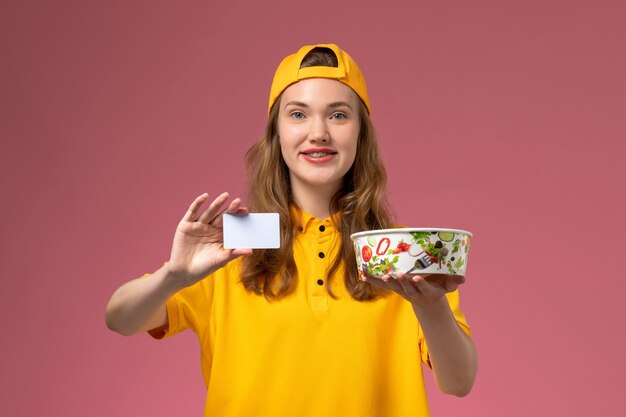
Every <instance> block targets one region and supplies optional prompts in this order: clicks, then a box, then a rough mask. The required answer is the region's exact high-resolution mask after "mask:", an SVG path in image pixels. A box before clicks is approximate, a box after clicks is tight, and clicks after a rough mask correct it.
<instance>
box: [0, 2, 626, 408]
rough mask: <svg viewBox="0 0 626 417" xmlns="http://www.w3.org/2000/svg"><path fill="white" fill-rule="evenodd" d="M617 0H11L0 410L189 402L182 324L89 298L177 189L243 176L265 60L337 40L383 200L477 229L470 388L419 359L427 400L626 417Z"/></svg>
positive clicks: (4, 42) (134, 263)
mask: <svg viewBox="0 0 626 417" xmlns="http://www.w3.org/2000/svg"><path fill="white" fill-rule="evenodd" d="M267 3H269V4H267ZM383 5H384V7H383ZM625 11H626V10H625V7H624V3H623V2H622V1H618V0H616V1H595V2H589V1H564V0H563V1H554V0H542V1H502V0H489V1H487V0H477V1H438V2H426V1H408V0H405V1H401V0H389V1H385V2H382V3H381V2H379V1H363V0H359V1H356V0H352V1H343V2H330V1H326V0H320V1H316V2H305V3H302V2H282V1H281V2H278V1H272V2H252V1H249V2H248V1H242V0H234V1H232V0H231V1H228V2H227V1H222V2H206V1H185V2H174V1H112V2H96V1H59V2H55V1H48V2H43V1H40V2H35V1H22V2H12V3H9V2H3V4H2V6H1V8H0V47H1V53H0V61H1V63H0V72H1V74H0V75H1V77H0V86H1V93H0V106H1V107H0V122H1V123H0V134H1V139H2V147H1V148H0V158H1V160H0V170H1V172H0V173H1V175H0V184H1V190H0V191H1V194H0V195H1V196H2V205H1V210H2V215H1V216H0V222H1V223H0V226H1V229H0V230H2V234H1V237H0V239H1V250H0V259H1V262H0V265H1V268H2V290H1V291H0V297H1V303H0V309H1V312H0V317H1V318H2V322H3V323H4V324H3V329H4V330H3V336H2V339H1V341H2V343H1V344H0V352H1V355H0V369H1V370H2V371H1V372H0V404H1V405H0V410H1V411H0V412H1V413H2V415H6V416H40V415H47V416H53V417H56V416H94V417H100V416H103V417H104V416H169V415H179V416H193V415H201V412H202V408H203V404H204V392H203V383H202V380H201V374H200V369H199V362H198V356H199V350H198V347H197V346H196V340H195V336H194V335H193V334H192V333H188V334H184V335H181V336H179V337H176V338H174V339H172V340H170V341H168V342H164V343H158V342H154V341H152V340H151V339H150V338H149V337H147V336H137V337H134V338H124V337H121V336H118V335H116V334H113V333H111V332H109V331H108V330H107V329H106V327H105V325H104V306H105V304H106V301H107V300H108V298H109V296H110V295H111V293H112V292H113V291H114V289H115V288H117V287H118V286H119V285H121V284H122V283H123V282H125V281H127V280H129V279H131V278H134V277H136V276H138V275H141V274H143V273H144V272H148V271H153V270H154V269H156V268H157V267H158V266H159V265H160V264H161V263H162V262H163V261H165V260H166V259H167V257H168V253H169V247H170V246H169V245H170V241H171V238H172V235H173V231H174V228H175V226H176V223H177V222H178V219H179V218H180V217H181V216H182V214H183V212H184V211H185V209H186V207H187V205H188V204H189V202H190V201H191V200H192V198H193V197H194V196H196V195H197V194H199V193H202V192H204V191H208V192H209V193H211V194H212V195H215V194H216V193H219V192H221V191H223V190H229V191H231V192H233V193H235V194H239V193H241V192H242V191H243V190H244V189H245V181H244V177H243V162H242V158H243V154H244V152H245V150H246V149H247V148H248V147H249V146H250V144H251V143H252V142H253V140H254V139H255V138H257V137H258V136H259V135H260V134H261V132H262V128H263V125H264V121H265V111H266V107H265V106H266V100H267V98H266V96H267V93H268V90H269V83H270V80H271V77H272V75H273V71H274V69H275V66H276V65H277V63H278V61H279V59H280V58H282V56H283V55H285V54H286V53H289V52H291V51H293V50H295V49H296V48H297V47H299V46H300V45H301V44H305V43H311V42H330V41H332V42H336V43H338V44H339V45H341V46H343V47H344V48H345V49H347V50H348V51H349V52H350V53H351V54H352V55H353V56H354V57H355V58H356V60H357V61H358V62H359V63H360V65H361V67H362V68H363V70H364V71H365V74H366V76H367V78H368V83H369V88H370V95H371V99H372V102H373V106H374V108H373V118H374V121H375V123H376V126H377V128H378V131H379V134H380V138H381V140H380V142H381V146H382V148H383V156H384V158H385V161H386V163H387V167H388V170H389V177H390V197H391V201H392V202H393V203H394V205H395V208H396V212H397V215H398V220H399V222H400V223H402V224H405V225H414V226H425V225H431V226H432V225H439V226H448V227H458V228H467V229H469V230H472V231H473V232H474V233H475V240H474V243H473V250H472V254H471V259H470V264H469V272H468V282H467V284H466V285H465V287H464V288H463V289H462V296H463V306H464V309H465V312H466V314H467V315H468V317H469V320H470V322H471V324H472V326H473V329H474V334H475V340H476V343H477V345H478V347H479V351H480V373H479V377H478V380H477V382H476V385H475V389H474V391H473V392H472V394H471V395H470V396H469V397H467V398H464V399H457V398H453V397H446V396H444V395H442V394H440V393H438V392H437V391H436V390H435V389H434V385H433V383H432V379H429V386H430V387H431V391H430V398H431V403H432V410H433V414H434V415H435V416H450V415H465V416H481V417H489V416H498V417H501V416H592V415H602V416H623V415H624V408H625V407H624V405H623V401H622V399H621V396H623V390H624V382H623V381H624V373H625V371H626V366H625V361H624V358H623V353H624V351H626V343H625V337H624V333H623V328H624V325H623V319H624V308H623V306H624V302H623V295H624V290H625V289H626V284H625V274H624V272H623V271H624V265H623V264H622V260H624V258H625V251H626V243H625V233H626V227H625V226H626V220H625V216H624V212H626V210H625V204H624V203H625V189H626V158H625V154H626V145H625V142H626V117H625V113H624V112H625V109H626V83H625V81H624V74H626V55H625V53H624V51H625V50H626V29H625V27H624V20H623V17H624V12H625Z"/></svg>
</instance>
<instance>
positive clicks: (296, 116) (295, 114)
mask: <svg viewBox="0 0 626 417" xmlns="http://www.w3.org/2000/svg"><path fill="white" fill-rule="evenodd" d="M289 116H290V117H292V118H294V119H304V113H302V112H301V111H294V112H291V113H290V114H289Z"/></svg>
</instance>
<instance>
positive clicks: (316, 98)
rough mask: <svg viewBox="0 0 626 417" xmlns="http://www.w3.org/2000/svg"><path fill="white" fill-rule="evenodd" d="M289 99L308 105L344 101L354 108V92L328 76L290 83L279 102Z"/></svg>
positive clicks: (287, 101)
mask: <svg viewBox="0 0 626 417" xmlns="http://www.w3.org/2000/svg"><path fill="white" fill-rule="evenodd" d="M291 101H297V102H302V103H305V104H308V105H325V104H330V103H336V102H346V103H348V104H350V105H351V106H352V108H353V109H356V105H357V98H356V93H355V92H354V91H353V90H352V89H351V88H350V87H348V86H347V85H345V84H343V83H342V82H339V81H337V80H331V79H328V78H309V79H306V80H301V81H298V82H297V83H295V84H292V85H290V86H289V87H287V88H286V89H285V91H283V94H282V99H281V103H282V104H283V105H285V104H286V103H289V102H291Z"/></svg>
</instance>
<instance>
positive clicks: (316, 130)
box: [309, 117, 330, 142]
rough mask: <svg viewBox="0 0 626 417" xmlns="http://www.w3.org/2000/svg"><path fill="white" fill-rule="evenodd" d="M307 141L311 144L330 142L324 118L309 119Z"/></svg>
mask: <svg viewBox="0 0 626 417" xmlns="http://www.w3.org/2000/svg"><path fill="white" fill-rule="evenodd" d="M309 140H310V141H312V142H327V141H328V140H330V133H329V131H328V125H327V124H326V119H325V118H323V117H314V118H312V119H311V125H310V128H309Z"/></svg>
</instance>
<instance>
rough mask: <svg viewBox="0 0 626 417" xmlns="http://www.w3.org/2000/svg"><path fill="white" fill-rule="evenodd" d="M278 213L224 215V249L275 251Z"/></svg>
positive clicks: (277, 237) (278, 238)
mask: <svg viewBox="0 0 626 417" xmlns="http://www.w3.org/2000/svg"><path fill="white" fill-rule="evenodd" d="M279 247H280V222H279V217H278V213H249V214H224V248H226V249H237V248H250V249H277V248H279Z"/></svg>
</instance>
